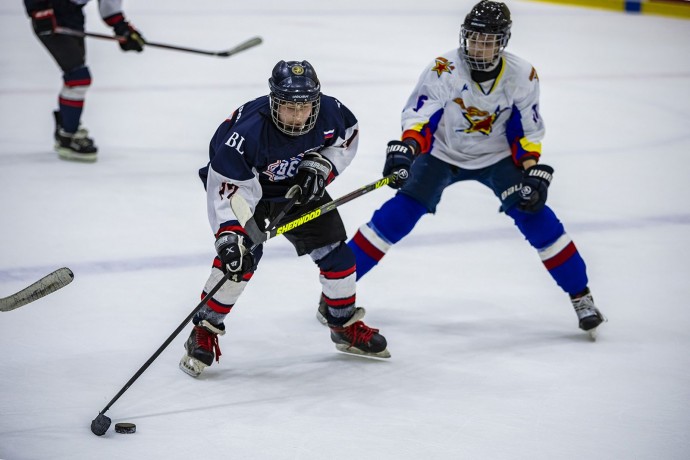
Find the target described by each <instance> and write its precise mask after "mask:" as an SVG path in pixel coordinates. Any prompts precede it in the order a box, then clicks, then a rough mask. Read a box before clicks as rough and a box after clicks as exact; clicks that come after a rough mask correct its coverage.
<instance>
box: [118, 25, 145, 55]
mask: <svg viewBox="0 0 690 460" xmlns="http://www.w3.org/2000/svg"><path fill="white" fill-rule="evenodd" d="M113 30H114V31H115V35H118V36H120V37H122V38H124V40H123V41H121V42H120V48H121V49H122V51H136V52H137V53H141V52H142V51H144V45H145V44H146V40H144V37H142V35H141V32H139V31H138V30H137V29H135V28H134V26H133V25H132V24H130V23H129V22H127V21H124V20H123V21H120V22H118V23H117V24H115V25H114V26H113Z"/></svg>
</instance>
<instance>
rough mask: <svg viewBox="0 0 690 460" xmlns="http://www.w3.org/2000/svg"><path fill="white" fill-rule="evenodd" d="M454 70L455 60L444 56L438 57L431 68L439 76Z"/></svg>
mask: <svg viewBox="0 0 690 460" xmlns="http://www.w3.org/2000/svg"><path fill="white" fill-rule="evenodd" d="M453 70H455V66H454V65H453V62H452V61H449V60H448V59H446V58H444V57H437V58H436V64H435V65H434V66H433V67H432V68H431V71H432V72H436V75H437V76H438V77H439V78H441V75H442V74H443V73H444V72H448V73H453Z"/></svg>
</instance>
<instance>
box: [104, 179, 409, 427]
mask: <svg viewBox="0 0 690 460" xmlns="http://www.w3.org/2000/svg"><path fill="white" fill-rule="evenodd" d="M396 177H397V176H396V174H391V175H388V176H386V177H383V178H382V179H379V180H378V181H376V182H372V183H371V184H367V185H365V186H363V187H360V188H358V189H357V190H354V191H352V192H350V193H348V194H347V195H344V196H342V197H340V198H338V199H336V200H333V201H329V202H328V203H326V204H324V205H322V206H319V207H318V208H316V209H313V210H311V211H309V212H306V213H304V214H302V215H301V216H300V217H298V218H297V219H294V220H292V221H290V222H288V223H286V224H284V225H281V226H280V227H278V228H275V227H276V226H277V225H278V224H279V223H280V221H281V219H282V218H283V217H284V216H285V214H287V212H288V211H289V210H290V208H292V206H293V205H294V204H295V203H296V202H297V200H298V198H299V195H298V194H295V195H293V196H292V197H291V198H290V201H289V202H288V203H287V205H286V206H284V207H283V209H282V210H281V211H280V212H279V213H278V214H277V215H276V217H275V218H274V219H273V220H272V221H271V222H270V223H269V224H268V226H267V227H266V228H270V230H267V231H266V232H263V233H261V232H260V233H259V234H258V235H255V236H256V239H254V237H252V235H251V234H250V235H249V236H250V238H252V240H253V241H254V245H253V246H252V250H253V249H255V248H256V247H257V246H259V245H260V244H262V243H264V242H266V241H267V240H269V239H271V238H273V237H274V236H276V235H280V234H283V233H285V232H288V231H290V230H293V229H295V228H297V227H299V226H300V225H303V224H305V223H307V222H309V221H311V220H313V219H316V218H317V217H319V216H321V215H323V214H326V213H328V212H331V211H333V210H334V209H336V208H337V207H338V206H341V205H343V204H345V203H348V202H350V201H352V200H354V199H355V198H358V197H360V196H362V195H364V194H367V193H369V192H371V191H372V190H376V189H378V188H381V187H383V186H384V185H387V184H389V183H391V182H392V181H394V180H395V179H396ZM242 201H243V202H244V203H245V204H246V201H244V200H242ZM235 204H236V203H235ZM233 210H234V211H235V212H236V213H237V209H235V208H233ZM245 211H246V210H242V212H245ZM243 217H244V218H243ZM243 217H240V216H238V218H239V219H240V221H241V223H242V224H243V226H244V225H246V223H247V222H253V223H254V225H255V226H256V222H254V219H253V218H252V217H251V216H249V217H247V216H243ZM245 229H246V228H245ZM257 230H258V228H257ZM230 277H231V272H227V273H226V274H225V275H224V276H223V278H221V280H220V281H218V283H217V284H216V285H215V286H214V287H213V289H211V290H210V291H209V292H208V294H206V295H205V296H204V298H203V299H201V302H199V304H198V305H197V306H196V307H195V308H194V310H193V311H192V312H191V313H190V314H189V315H188V316H187V317H186V318H185V319H184V321H183V322H182V323H181V324H180V325H179V326H178V327H177V329H175V331H174V332H173V333H172V334H170V336H169V337H168V338H167V339H166V340H165V342H163V345H161V346H160V347H159V348H158V350H156V352H155V353H154V354H153V355H152V356H151V357H150V358H149V359H148V361H146V362H145V363H144V365H143V366H141V367H140V368H139V370H138V371H137V372H136V373H135V374H134V375H133V376H132V378H130V379H129V381H128V382H127V383H125V386H123V387H122V389H121V390H120V391H119V392H118V393H117V394H116V395H115V397H114V398H113V399H112V400H110V402H109V403H108V404H107V405H106V406H105V407H104V408H103V410H101V411H100V412H99V413H98V415H97V416H96V418H95V419H93V420H92V421H91V432H92V433H93V434H95V435H96V436H103V435H104V434H105V432H106V431H108V428H110V424H111V422H112V421H111V419H110V418H109V417H108V416H106V415H105V413H106V412H107V411H108V409H110V407H111V406H112V405H113V404H114V403H115V401H117V400H118V399H119V398H120V396H122V395H123V394H124V392H125V391H127V389H128V388H129V387H130V386H131V385H132V384H133V383H134V382H135V381H136V380H137V379H138V378H139V377H140V376H141V374H143V373H144V371H146V369H148V367H149V366H150V365H151V363H153V361H155V360H156V358H158V356H159V355H160V354H161V353H162V352H163V350H165V348H167V346H168V345H170V343H171V342H172V341H173V340H174V339H175V337H177V335H178V334H179V333H180V332H182V329H184V328H185V326H187V324H188V323H189V322H190V321H191V320H192V318H193V317H194V315H195V314H196V313H197V311H199V310H200V309H201V308H202V307H203V306H204V305H206V303H207V302H208V301H209V300H210V299H211V298H212V297H213V296H214V295H215V293H216V292H218V290H219V289H220V288H221V286H223V284H224V283H225V282H226V281H227V280H229V279H230Z"/></svg>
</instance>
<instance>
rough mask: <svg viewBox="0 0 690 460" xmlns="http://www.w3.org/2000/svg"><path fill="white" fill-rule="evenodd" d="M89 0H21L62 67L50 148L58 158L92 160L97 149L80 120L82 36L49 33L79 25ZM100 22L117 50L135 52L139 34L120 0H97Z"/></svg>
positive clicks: (86, 82) (85, 74) (86, 74)
mask: <svg viewBox="0 0 690 460" xmlns="http://www.w3.org/2000/svg"><path fill="white" fill-rule="evenodd" d="M88 2H89V0H24V6H25V7H26V12H27V14H28V15H29V16H30V17H31V24H32V26H33V29H34V33H35V34H36V36H37V37H38V39H39V40H40V41H41V43H42V44H43V46H45V47H46V49H47V50H48V52H49V53H50V54H51V56H53V58H54V59H55V62H57V64H58V66H59V67H60V69H61V70H62V80H63V82H64V84H63V87H62V89H61V90H60V94H59V96H58V110H56V111H55V112H53V115H54V118H55V133H54V137H55V151H56V152H57V153H58V156H59V157H60V158H62V159H63V160H73V161H85V162H93V161H96V158H97V152H98V148H97V147H96V145H95V143H94V141H93V139H92V138H91V137H89V133H88V131H87V130H86V129H85V128H83V127H82V126H81V125H80V120H81V114H82V110H83V108H84V99H85V97H86V91H87V90H88V89H89V86H91V72H90V71H89V67H88V66H87V65H86V44H85V42H84V38H83V37H73V36H68V35H61V34H57V33H55V29H56V28H57V27H67V28H70V29H75V30H80V31H83V30H84V13H83V11H82V9H83V8H84V5H85V4H86V3H88ZM98 6H99V12H100V15H101V17H102V18H103V21H104V22H105V23H106V24H108V25H109V26H110V27H112V28H113V32H115V35H118V36H121V37H124V39H125V40H124V41H123V42H120V48H122V50H123V51H137V52H140V51H142V50H143V47H144V38H143V37H142V36H141V34H140V33H139V31H138V30H136V29H135V28H134V27H133V26H132V25H131V24H130V23H129V22H128V21H126V20H125V16H124V14H123V13H122V0H98Z"/></svg>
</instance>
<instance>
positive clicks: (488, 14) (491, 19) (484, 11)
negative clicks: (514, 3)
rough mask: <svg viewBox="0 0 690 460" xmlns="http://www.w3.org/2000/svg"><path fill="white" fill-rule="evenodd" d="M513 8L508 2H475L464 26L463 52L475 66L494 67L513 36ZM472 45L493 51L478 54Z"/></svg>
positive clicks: (469, 63) (481, 67)
mask: <svg viewBox="0 0 690 460" xmlns="http://www.w3.org/2000/svg"><path fill="white" fill-rule="evenodd" d="M512 24H513V22H512V21H511V20H510V10H509V9H508V6H507V5H506V4H505V3H502V2H493V1H490V0H482V1H481V2H479V3H477V4H476V5H474V7H473V8H472V10H471V11H470V12H469V14H468V15H467V16H466V17H465V22H463V24H462V27H461V29H460V55H461V56H462V57H463V58H464V59H465V61H466V62H467V64H468V65H469V66H470V68H471V69H473V70H490V69H491V68H493V67H494V66H495V65H496V63H497V62H498V59H499V57H500V55H501V53H502V52H503V50H504V49H505V47H506V45H507V44H508V40H509V39H510V26H511V25H512ZM472 45H474V46H478V47H480V48H491V51H492V52H491V53H489V55H488V56H487V55H486V54H482V55H478V54H477V52H476V50H474V52H473V50H471V49H470V48H472Z"/></svg>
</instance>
